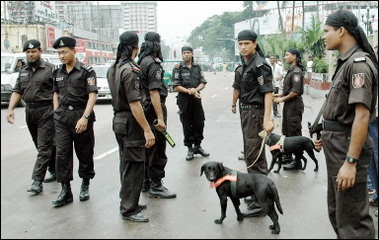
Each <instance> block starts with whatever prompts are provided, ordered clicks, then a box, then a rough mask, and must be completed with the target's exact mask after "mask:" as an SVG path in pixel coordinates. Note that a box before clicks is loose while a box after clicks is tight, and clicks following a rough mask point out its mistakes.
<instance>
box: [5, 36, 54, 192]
mask: <svg viewBox="0 0 379 240" xmlns="http://www.w3.org/2000/svg"><path fill="white" fill-rule="evenodd" d="M23 50H24V52H25V54H26V58H27V65H24V66H21V68H20V69H19V71H20V73H19V75H18V78H17V80H16V85H15V86H14V88H13V91H12V95H11V98H10V101H9V105H8V112H7V115H6V118H7V121H8V123H10V124H13V123H14V118H15V113H14V109H15V107H16V106H17V105H18V104H19V102H20V101H21V99H22V100H24V101H25V103H26V107H25V119H26V124H27V126H28V129H29V132H30V135H31V136H32V140H33V142H34V146H35V147H36V149H37V152H38V154H37V160H36V162H35V164H34V168H33V172H32V179H33V183H32V185H31V186H30V187H29V188H28V189H27V191H28V192H32V193H34V194H38V193H40V192H42V191H43V184H42V182H43V181H44V178H45V175H46V172H47V169H49V172H50V174H51V175H50V176H49V177H47V178H46V179H45V182H53V181H55V146H54V119H53V72H54V64H51V63H48V62H45V61H44V60H43V59H42V58H41V54H42V49H41V43H40V41H38V40H36V39H31V40H28V41H26V42H25V44H24V47H23Z"/></svg>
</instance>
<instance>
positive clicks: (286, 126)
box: [273, 48, 304, 170]
mask: <svg viewBox="0 0 379 240" xmlns="http://www.w3.org/2000/svg"><path fill="white" fill-rule="evenodd" d="M284 60H285V61H286V62H287V63H288V64H289V65H290V69H289V70H288V71H287V74H286V76H285V77H284V80H283V93H279V94H274V95H273V96H274V98H275V99H274V103H283V102H284V106H283V120H282V134H283V135H284V136H286V137H292V136H301V135H302V132H301V129H302V125H301V121H302V119H303V113H304V102H303V98H302V95H303V92H304V83H303V79H304V75H303V70H304V66H303V65H302V64H301V54H300V52H299V50H297V49H295V48H289V49H288V50H287V51H286V53H285V56H284ZM284 159H285V160H287V161H288V164H287V165H285V166H284V167H283V169H284V170H300V169H301V167H302V166H301V165H302V164H301V159H296V160H293V159H292V156H291V155H286V156H284Z"/></svg>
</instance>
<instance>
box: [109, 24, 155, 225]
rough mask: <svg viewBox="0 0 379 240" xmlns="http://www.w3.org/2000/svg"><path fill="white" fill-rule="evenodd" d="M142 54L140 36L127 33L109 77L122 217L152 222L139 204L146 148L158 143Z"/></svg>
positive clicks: (120, 44) (119, 47)
mask: <svg viewBox="0 0 379 240" xmlns="http://www.w3.org/2000/svg"><path fill="white" fill-rule="evenodd" d="M138 51H139V45H138V35H137V34H136V33H135V32H131V31H127V32H124V33H123V34H121V35H120V43H119V44H118V48H117V58H116V61H115V63H114V64H113V65H112V66H111V67H110V68H109V70H108V73H107V78H108V83H109V88H110V91H111V94H112V106H113V131H114V133H115V137H116V140H117V143H118V148H119V158H120V167H119V172H120V182H121V188H120V194H119V196H120V199H121V201H120V214H121V216H122V218H123V219H127V220H130V221H134V222H148V221H149V219H148V218H147V217H145V216H144V215H142V213H141V209H142V208H145V207H146V205H145V206H144V205H142V204H138V200H139V198H140V195H141V190H142V183H143V179H144V162H145V157H146V154H145V147H146V148H150V147H151V146H153V145H154V143H155V137H154V134H153V132H152V131H151V128H150V125H149V123H148V122H147V120H146V118H145V115H144V112H143V109H142V105H141V101H142V100H143V97H142V94H143V92H142V89H141V88H140V81H141V79H140V68H139V66H138V65H137V63H135V61H134V59H135V57H136V56H137V54H138Z"/></svg>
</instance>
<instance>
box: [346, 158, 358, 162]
mask: <svg viewBox="0 0 379 240" xmlns="http://www.w3.org/2000/svg"><path fill="white" fill-rule="evenodd" d="M345 161H346V162H348V163H357V162H358V159H356V158H353V157H346V158H345Z"/></svg>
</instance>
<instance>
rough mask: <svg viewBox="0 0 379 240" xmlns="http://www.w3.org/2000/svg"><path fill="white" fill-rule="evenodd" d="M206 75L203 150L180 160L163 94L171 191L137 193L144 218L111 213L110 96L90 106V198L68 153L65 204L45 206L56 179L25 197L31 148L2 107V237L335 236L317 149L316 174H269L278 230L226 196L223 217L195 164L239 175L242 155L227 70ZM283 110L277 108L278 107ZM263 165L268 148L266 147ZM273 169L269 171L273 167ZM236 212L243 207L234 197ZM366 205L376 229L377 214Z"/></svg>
mask: <svg viewBox="0 0 379 240" xmlns="http://www.w3.org/2000/svg"><path fill="white" fill-rule="evenodd" d="M205 79H206V80H207V81H208V84H207V85H206V88H205V89H204V90H203V91H202V96H203V106H204V110H205V117H206V122H205V130H204V137H205V139H204V141H203V143H202V147H203V148H204V149H205V150H206V151H208V152H209V153H210V156H209V157H201V156H200V155H195V158H194V159H193V160H192V161H186V160H185V156H186V154H187V148H186V147H184V146H183V134H182V125H181V123H180V121H179V116H178V114H177V111H178V106H177V105H176V98H175V96H176V94H177V93H175V92H174V93H170V94H169V96H168V99H167V102H166V105H167V109H168V124H167V126H168V128H167V132H168V133H169V134H170V135H171V137H172V138H173V139H174V140H175V142H176V147H175V148H171V147H170V146H169V145H167V156H168V163H167V167H166V177H165V178H164V179H163V181H164V185H165V186H166V187H167V188H168V189H169V190H170V191H173V192H176V193H177V198H174V199H156V198H149V197H148V193H141V199H140V202H141V203H145V204H146V205H147V209H146V210H143V214H144V215H145V216H147V217H149V219H150V221H149V222H147V223H135V222H131V221H127V220H123V219H122V218H121V216H120V213H119V202H120V199H119V188H120V182H119V161H118V148H117V143H116V140H115V136H114V133H113V131H112V126H111V123H112V117H113V111H112V107H111V105H110V104H109V103H98V104H96V106H95V114H96V118H97V121H96V122H95V156H94V157H95V171H96V176H95V178H94V179H93V180H92V181H91V184H90V199H89V200H88V201H85V202H80V201H79V191H80V185H81V179H80V178H79V176H78V173H77V172H78V169H77V167H78V160H77V158H76V156H75V153H74V180H73V181H72V182H71V187H72V191H73V195H74V202H73V203H70V204H67V205H65V206H64V207H61V208H53V206H52V203H51V201H52V200H55V199H56V198H57V196H58V195H59V193H60V190H61V185H60V184H59V183H57V182H53V183H44V184H43V187H44V188H43V192H42V193H40V194H39V195H32V194H30V193H28V192H26V189H27V188H28V187H29V186H30V184H31V183H32V180H31V174H32V169H33V166H34V163H35V158H36V154H37V151H36V150H35V147H34V145H33V142H32V139H31V136H30V134H29V132H28V129H27V127H26V123H25V115H24V108H17V109H16V110H15V113H16V116H15V117H16V119H15V124H14V125H11V124H8V123H7V121H6V118H5V115H6V111H7V110H6V108H2V109H1V238H19V239H20V238H21V239H24V238H28V239H55V238H60V239H105V238H107V239H117V238H123V239H133V238H141V239H150V238H164V239H173V238H191V239H195V238H202V239H207V238H211V239H228V238H233V239H237V238H242V239H243V238H250V239H251V238H252V239H268V238H273V239H330V238H336V235H335V234H334V231H333V229H332V227H331V224H330V222H329V219H328V214H327V204H326V191H327V189H326V188H327V179H326V166H325V157H324V153H323V151H321V152H320V153H317V152H315V155H316V158H317V159H318V160H319V171H318V172H314V171H313V169H314V167H315V165H314V163H313V161H312V160H311V159H310V158H309V157H308V155H307V154H306V153H305V155H304V156H305V157H306V158H307V159H308V165H307V169H306V170H304V171H286V170H283V168H282V170H281V171H280V172H279V173H274V172H273V171H272V172H271V173H269V175H268V176H269V177H270V178H272V179H273V181H274V182H275V184H276V187H277V189H278V191H279V196H280V201H281V205H282V208H283V212H284V213H283V215H280V214H279V224H280V227H281V232H280V234H278V235H275V234H271V230H270V229H269V225H271V224H272V222H271V220H270V218H269V217H267V216H266V217H258V218H245V219H244V220H243V221H241V222H239V221H237V215H236V213H235V210H234V207H233V205H232V202H231V201H230V200H228V209H227V213H226V214H227V216H226V218H225V220H224V221H223V223H222V224H215V223H214V220H215V219H217V218H219V217H220V212H221V209H220V203H219V198H218V196H217V194H216V191H215V189H212V188H210V187H209V183H208V182H207V180H206V178H205V176H204V175H202V176H200V168H201V166H202V164H204V163H205V162H207V161H218V162H222V163H223V164H224V165H225V166H227V167H229V168H232V169H234V170H237V171H241V172H246V164H245V163H244V161H241V160H238V156H239V155H240V152H241V150H243V149H242V147H243V146H242V132H241V126H240V120H239V113H238V112H237V114H233V113H232V112H231V102H232V101H231V99H232V91H233V89H232V82H233V80H234V73H233V72H227V73H226V74H225V75H224V73H222V72H218V73H217V74H213V73H210V72H206V73H205ZM303 98H304V103H305V106H306V107H305V111H304V115H303V135H304V136H308V137H309V133H308V127H307V122H308V121H309V122H311V123H313V121H314V120H315V118H316V116H317V114H318V112H319V110H320V108H321V106H322V103H323V99H314V98H312V97H310V96H308V95H304V96H303ZM281 109H282V107H281V108H280V110H281ZM279 120H280V119H276V120H275V123H276V128H275V130H274V132H275V133H278V134H280V133H281V127H280V122H279ZM266 157H267V160H268V164H269V163H270V162H271V154H270V152H269V150H268V148H267V147H266ZM276 167H277V166H275V167H274V168H275V169H276ZM240 208H241V211H242V212H244V211H245V210H246V204H245V203H244V202H243V199H241V206H240ZM374 209H377V207H376V208H374V207H370V213H371V214H372V216H373V218H374V222H375V228H376V238H377V236H378V233H377V232H378V218H377V217H375V216H374V214H373V213H374Z"/></svg>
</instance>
